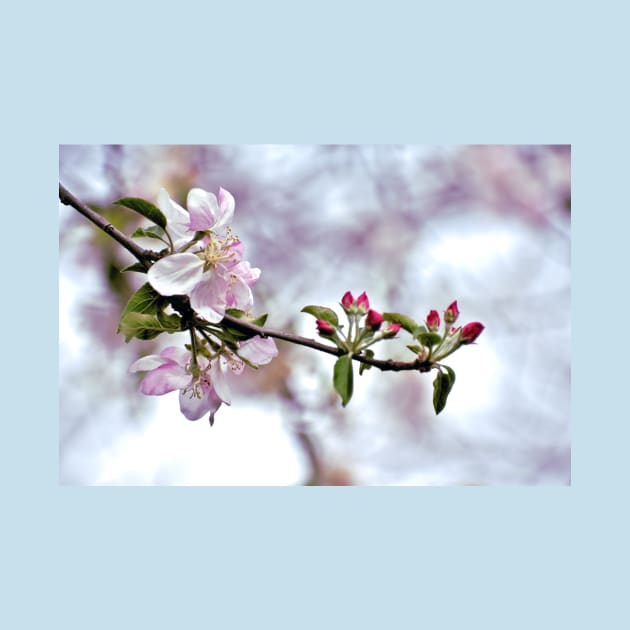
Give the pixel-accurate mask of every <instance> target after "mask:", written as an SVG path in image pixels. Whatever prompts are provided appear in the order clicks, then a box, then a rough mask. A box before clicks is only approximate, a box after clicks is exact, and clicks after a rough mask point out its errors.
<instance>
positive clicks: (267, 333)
mask: <svg viewBox="0 0 630 630" xmlns="http://www.w3.org/2000/svg"><path fill="white" fill-rule="evenodd" d="M223 321H224V322H228V323H229V324H230V326H231V327H233V328H236V329H238V330H242V331H244V332H252V333H255V334H257V335H260V336H261V337H273V338H274V339H281V340H282V341H288V342H289V343H293V344H296V345H299V346H305V347H307V348H312V349H313V350H319V351H320V352H325V353H327V354H332V355H333V356H336V357H342V356H343V355H345V354H348V353H347V352H346V351H344V350H341V349H340V348H337V347H334V346H327V345H325V344H323V343H319V342H317V341H315V340H314V339H309V338H307V337H300V336H298V335H292V334H290V333H286V332H283V331H281V330H273V329H271V328H265V327H264V326H257V325H256V324H252V323H250V322H247V321H244V320H242V319H238V318H237V317H232V316H231V315H225V316H224V317H223ZM352 358H353V359H354V360H355V361H358V362H359V363H365V364H366V365H371V366H373V367H375V368H378V369H379V370H381V371H383V372H404V371H408V370H417V371H420V372H428V371H429V370H430V369H431V363H429V362H427V361H419V360H418V359H416V360H415V361H394V360H393V359H386V360H381V359H374V358H370V357H366V356H362V355H360V354H353V355H352Z"/></svg>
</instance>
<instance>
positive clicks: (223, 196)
mask: <svg viewBox="0 0 630 630" xmlns="http://www.w3.org/2000/svg"><path fill="white" fill-rule="evenodd" d="M234 206H235V202H234V197H232V195H231V193H229V192H228V191H227V190H225V188H219V212H218V214H217V222H216V225H215V226H214V228H215V230H216V229H217V228H220V227H224V226H226V225H228V224H229V223H230V222H231V221H232V218H233V217H234Z"/></svg>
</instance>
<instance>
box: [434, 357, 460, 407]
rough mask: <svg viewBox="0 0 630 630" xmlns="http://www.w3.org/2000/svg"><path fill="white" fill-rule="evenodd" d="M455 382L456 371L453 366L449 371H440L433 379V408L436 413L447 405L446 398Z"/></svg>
mask: <svg viewBox="0 0 630 630" xmlns="http://www.w3.org/2000/svg"><path fill="white" fill-rule="evenodd" d="M451 373H452V374H451ZM454 383H455V372H453V370H451V368H448V372H438V375H437V376H436V377H435V380H434V381H433V408H434V409H435V413H436V415H437V414H439V413H440V411H442V410H443V409H444V407H446V400H447V398H448V395H449V394H450V393H451V389H452V388H453V384H454Z"/></svg>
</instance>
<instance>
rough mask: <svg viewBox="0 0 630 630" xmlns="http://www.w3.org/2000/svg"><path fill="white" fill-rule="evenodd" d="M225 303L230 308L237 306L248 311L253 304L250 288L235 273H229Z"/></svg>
mask: <svg viewBox="0 0 630 630" xmlns="http://www.w3.org/2000/svg"><path fill="white" fill-rule="evenodd" d="M226 297H227V304H228V306H229V307H230V308H239V309H241V310H242V311H248V310H249V309H250V308H251V307H252V306H253V305H254V296H253V295H252V290H251V289H250V288H249V286H248V285H247V283H246V282H244V281H243V280H242V279H241V278H239V277H238V276H236V275H233V274H231V275H230V283H229V287H228V291H227V296H226Z"/></svg>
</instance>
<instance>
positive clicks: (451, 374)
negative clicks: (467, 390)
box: [440, 365, 455, 392]
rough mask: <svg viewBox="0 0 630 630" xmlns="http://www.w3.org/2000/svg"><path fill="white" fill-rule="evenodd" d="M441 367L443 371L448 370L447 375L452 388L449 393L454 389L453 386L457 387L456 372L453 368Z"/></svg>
mask: <svg viewBox="0 0 630 630" xmlns="http://www.w3.org/2000/svg"><path fill="white" fill-rule="evenodd" d="M440 367H441V368H442V369H443V370H446V373H447V374H448V377H449V381H450V384H451V385H450V388H449V392H450V390H451V389H453V385H455V371H454V370H453V368H450V367H448V365H440Z"/></svg>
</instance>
